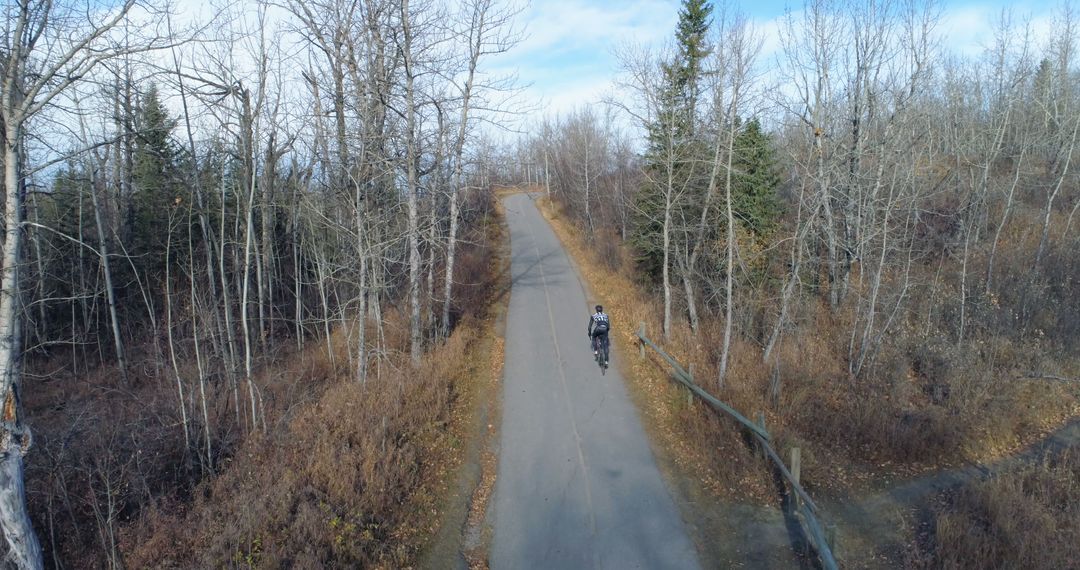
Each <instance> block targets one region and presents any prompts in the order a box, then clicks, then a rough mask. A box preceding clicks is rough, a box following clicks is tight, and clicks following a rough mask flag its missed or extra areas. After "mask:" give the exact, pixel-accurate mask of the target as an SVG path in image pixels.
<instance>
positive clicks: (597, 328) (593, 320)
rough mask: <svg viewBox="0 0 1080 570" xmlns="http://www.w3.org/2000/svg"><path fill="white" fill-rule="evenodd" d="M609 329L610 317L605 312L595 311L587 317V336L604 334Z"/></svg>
mask: <svg viewBox="0 0 1080 570" xmlns="http://www.w3.org/2000/svg"><path fill="white" fill-rule="evenodd" d="M609 329H611V319H609V318H608V316H607V313H595V314H593V315H592V316H591V317H589V336H595V335H598V334H606V333H607V332H608V330H609Z"/></svg>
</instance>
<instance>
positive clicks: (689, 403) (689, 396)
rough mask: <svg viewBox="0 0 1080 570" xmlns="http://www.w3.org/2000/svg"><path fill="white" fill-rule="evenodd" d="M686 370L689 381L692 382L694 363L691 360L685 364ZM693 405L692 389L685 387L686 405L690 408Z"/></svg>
mask: <svg viewBox="0 0 1080 570" xmlns="http://www.w3.org/2000/svg"><path fill="white" fill-rule="evenodd" d="M686 372H687V373H688V374H689V375H690V383H691V384H693V383H694V363H693V362H691V363H690V364H688V365H687V366H686ZM693 406H694V391H693V390H691V389H690V388H687V389H686V407H687V408H691V407H693Z"/></svg>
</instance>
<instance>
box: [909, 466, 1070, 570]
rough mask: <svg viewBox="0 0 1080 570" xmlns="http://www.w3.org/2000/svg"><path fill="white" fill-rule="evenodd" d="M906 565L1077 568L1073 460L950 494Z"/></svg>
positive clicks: (1016, 472) (1025, 470) (1021, 470)
mask: <svg viewBox="0 0 1080 570" xmlns="http://www.w3.org/2000/svg"><path fill="white" fill-rule="evenodd" d="M934 517H935V518H934V519H933V520H932V521H931V522H930V523H929V524H928V528H927V529H926V531H925V533H924V534H923V535H922V536H921V537H920V541H919V542H918V544H917V547H916V549H915V550H914V551H913V552H912V554H911V555H910V557H909V559H908V564H909V565H910V566H912V567H924V568H972V569H975V568H978V569H992V568H1031V569H1039V568H1045V569H1059V568H1060V569H1064V568H1078V567H1080V546H1078V545H1080V456H1078V455H1077V454H1076V453H1071V454H1065V455H1063V456H1060V457H1058V458H1056V459H1053V460H1049V459H1048V460H1044V461H1043V462H1041V463H1038V464H1035V465H1030V466H1025V467H1021V468H1018V469H1014V470H1012V471H1009V472H1007V473H1004V474H1001V475H998V476H995V477H993V478H991V479H989V480H987V481H981V482H977V483H973V484H971V485H968V486H965V487H963V488H961V489H959V490H956V491H954V492H951V493H949V494H947V495H945V496H944V497H942V499H941V500H940V502H939V504H938V505H937V506H936V508H935V512H934Z"/></svg>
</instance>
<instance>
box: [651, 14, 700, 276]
mask: <svg viewBox="0 0 1080 570" xmlns="http://www.w3.org/2000/svg"><path fill="white" fill-rule="evenodd" d="M711 14H712V6H711V5H710V4H708V2H706V0H683V3H682V8H681V9H680V10H679V22H678V24H677V26H676V30H675V39H676V44H677V46H676V51H675V54H674V56H673V58H672V60H671V61H669V62H665V63H663V64H662V65H661V74H662V79H663V83H662V85H661V88H660V89H661V92H660V93H659V94H658V103H657V110H656V117H655V118H654V120H653V121H652V122H651V123H649V124H647V125H646V131H647V138H648V149H647V151H646V154H645V157H644V158H645V170H646V172H647V173H648V174H649V176H648V177H647V180H646V182H645V185H644V187H642V188H641V189H640V191H639V192H638V193H637V195H636V196H635V220H634V232H633V235H632V236H631V240H632V242H633V243H634V245H635V247H636V249H637V251H638V259H639V262H640V264H641V269H642V270H643V271H645V272H647V273H648V274H650V275H653V276H657V275H659V274H660V272H661V271H662V267H663V256H664V252H663V245H662V232H663V222H662V217H663V209H664V207H665V193H667V192H672V190H673V189H672V188H668V187H667V185H668V183H669V181H671V182H672V185H674V186H675V187H676V188H675V189H674V193H677V194H678V195H679V197H680V198H681V200H680V204H679V206H680V207H688V208H690V209H691V210H692V209H694V207H695V206H696V205H698V204H699V203H700V200H695V199H694V197H695V196H698V195H700V194H702V193H703V192H704V189H705V187H706V185H707V184H708V169H707V168H704V167H702V165H704V164H706V162H703V161H704V160H705V158H706V157H707V156H708V146H709V145H708V143H707V141H704V140H700V137H698V135H697V128H696V112H697V99H698V95H699V83H700V78H701V73H702V71H701V66H702V62H703V60H704V59H705V57H707V56H708V55H709V53H710V51H711V47H710V46H709V45H708V42H707V38H706V33H707V32H708V29H709V25H710V20H709V17H710V15H711ZM683 214H685V215H686V216H687V217H690V218H692V217H693V213H692V212H691V211H687V212H683Z"/></svg>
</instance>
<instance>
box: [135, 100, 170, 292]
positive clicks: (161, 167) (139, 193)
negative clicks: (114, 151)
mask: <svg viewBox="0 0 1080 570" xmlns="http://www.w3.org/2000/svg"><path fill="white" fill-rule="evenodd" d="M175 127H176V120H175V119H172V118H170V117H169V115H168V112H167V111H166V109H165V106H164V105H163V104H162V103H161V99H160V98H159V96H158V91H157V88H156V87H155V86H154V85H150V87H149V89H148V90H147V91H146V93H145V94H144V95H143V96H142V99H141V101H140V105H139V109H138V111H137V114H136V117H135V137H136V138H135V159H134V168H133V172H132V181H133V183H134V192H133V194H132V201H131V206H130V207H131V217H132V236H131V244H130V245H129V246H128V248H129V253H131V254H132V255H135V256H137V260H138V261H137V262H136V266H137V267H139V268H140V269H141V270H144V271H147V272H149V274H150V275H151V276H158V273H160V272H161V270H163V269H164V266H163V262H164V257H165V246H166V241H167V240H168V239H169V224H170V219H171V218H170V213H171V212H172V209H173V208H174V207H175V205H176V200H177V198H178V196H179V194H178V190H179V184H178V182H177V157H176V154H177V153H176V150H175V147H174V145H173V141H172V131H173V129H174V128H175Z"/></svg>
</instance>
